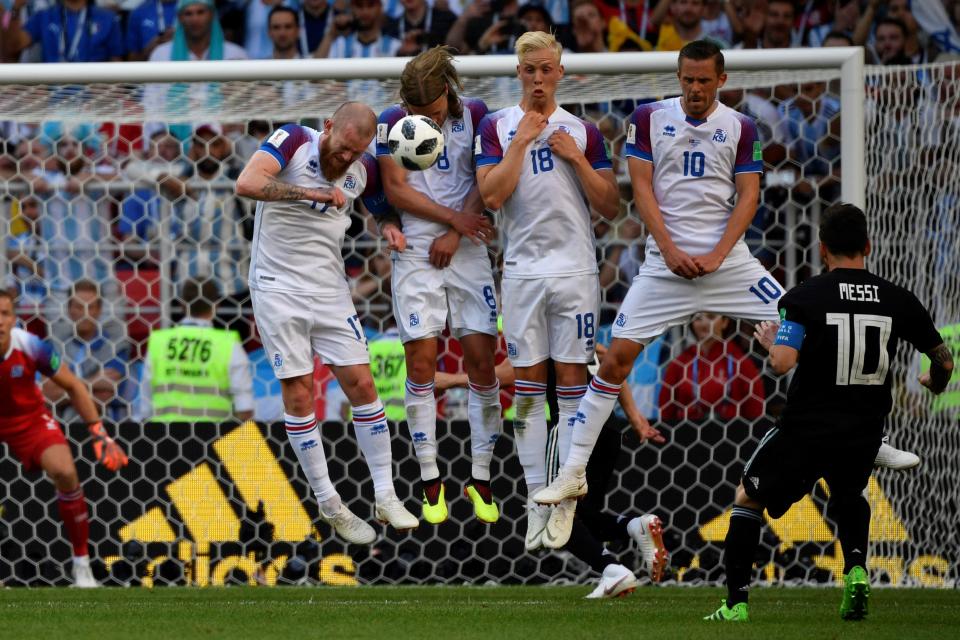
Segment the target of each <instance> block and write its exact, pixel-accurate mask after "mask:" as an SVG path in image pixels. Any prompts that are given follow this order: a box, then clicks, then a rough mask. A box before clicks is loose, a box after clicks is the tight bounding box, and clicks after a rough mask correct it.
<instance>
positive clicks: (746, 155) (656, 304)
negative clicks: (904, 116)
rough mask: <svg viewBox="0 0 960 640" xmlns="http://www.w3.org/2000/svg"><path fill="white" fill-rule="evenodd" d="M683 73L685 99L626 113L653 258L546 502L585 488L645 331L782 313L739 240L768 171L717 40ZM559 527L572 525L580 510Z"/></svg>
mask: <svg viewBox="0 0 960 640" xmlns="http://www.w3.org/2000/svg"><path fill="white" fill-rule="evenodd" d="M677 77H678V79H679V80H680V87H681V90H682V94H683V95H682V97H681V98H674V99H670V100H664V101H661V102H655V103H652V104H645V105H641V106H639V107H638V108H637V109H636V111H634V113H633V116H632V117H631V119H630V124H629V126H628V130H627V148H626V153H627V159H628V160H627V161H628V164H629V169H630V178H631V181H632V183H633V194H634V202H635V204H636V206H637V209H638V210H639V212H640V215H641V218H642V219H643V222H644V224H645V225H646V227H647V229H648V230H649V232H650V237H649V238H648V240H647V250H646V260H645V261H644V264H643V266H642V267H641V269H640V271H639V273H638V274H637V276H636V277H635V278H634V280H633V283H632V284H631V286H630V290H629V291H628V292H627V296H626V298H625V299H624V301H623V304H622V305H621V307H620V313H619V314H618V315H617V319H616V320H615V321H614V326H613V341H612V343H611V345H610V349H609V351H608V353H607V356H606V358H604V360H603V363H602V364H601V366H600V371H599V372H598V374H597V375H596V376H595V377H594V378H593V380H592V381H591V382H590V386H589V389H588V391H587V393H586V394H585V395H584V397H583V399H582V400H581V402H580V407H579V409H578V411H577V415H576V419H575V420H573V421H572V423H571V425H570V428H571V429H572V431H573V433H572V434H571V447H570V451H569V454H568V456H567V458H566V460H565V462H564V466H563V469H561V471H560V473H559V474H558V476H557V478H556V479H555V480H554V481H553V482H552V483H551V484H550V485H549V486H548V487H546V488H545V489H543V490H542V491H540V492H538V493H537V494H536V495H535V496H534V499H535V500H536V501H537V502H540V503H542V504H554V503H558V502H560V501H563V500H569V499H570V498H573V497H576V496H579V495H583V494H585V493H586V491H587V487H586V480H585V477H584V469H585V467H586V464H587V461H588V460H589V457H590V453H591V451H592V450H593V446H594V444H595V443H596V439H597V435H598V434H599V432H600V429H601V428H602V426H603V423H604V422H606V420H607V418H608V417H609V416H610V413H611V412H612V410H613V406H614V403H615V402H616V398H617V394H618V392H619V390H620V385H621V384H622V383H623V381H624V379H626V377H627V374H628V373H629V372H630V369H631V368H632V367H633V362H634V360H636V358H637V356H638V355H639V354H640V351H641V350H642V349H643V347H644V345H645V344H646V343H647V342H649V341H650V340H652V339H653V338H655V337H657V336H658V335H660V334H661V333H663V332H664V331H665V330H666V329H668V328H670V327H672V326H676V325H680V324H685V323H687V322H689V321H690V319H691V317H692V316H693V315H694V314H695V313H697V312H699V311H705V312H713V313H719V314H723V315H728V316H734V317H741V318H749V319H756V320H773V319H776V318H777V303H776V300H777V298H779V297H780V296H781V295H782V294H783V289H782V288H781V286H780V285H779V284H778V283H777V281H776V280H775V279H774V278H773V276H771V275H770V273H769V272H768V271H767V270H766V269H765V268H764V267H763V266H762V265H761V264H760V262H759V261H757V260H756V259H755V258H753V257H752V256H751V255H750V252H749V251H748V250H747V246H746V244H745V243H744V241H743V234H744V232H745V231H746V229H747V227H748V226H749V224H750V221H751V220H752V219H753V216H754V214H755V212H756V209H757V204H758V201H759V195H760V174H761V173H762V171H763V157H762V154H761V145H760V140H759V139H758V137H757V128H756V125H755V124H754V122H753V121H752V120H751V119H750V118H748V117H747V116H744V115H742V114H740V113H737V112H736V111H734V110H733V109H730V108H728V107H726V106H725V105H723V104H721V103H720V102H718V101H717V99H716V97H717V91H718V90H719V88H720V87H722V86H723V83H724V81H725V80H726V74H725V73H724V72H723V54H722V53H721V52H720V50H719V49H718V48H717V47H716V45H714V44H712V43H710V42H707V41H702V40H700V41H695V42H692V43H690V44H688V45H686V46H685V47H684V48H683V49H682V50H681V51H680V54H679V62H678V71H677ZM734 200H735V202H736V204H733V202H734ZM556 526H557V528H558V529H562V528H567V529H566V530H567V531H569V528H568V527H569V526H572V519H571V520H569V521H567V522H564V523H556Z"/></svg>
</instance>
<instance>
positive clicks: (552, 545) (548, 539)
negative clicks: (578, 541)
mask: <svg viewBox="0 0 960 640" xmlns="http://www.w3.org/2000/svg"><path fill="white" fill-rule="evenodd" d="M576 511H577V501H576V500H575V499H574V498H567V499H566V500H561V501H560V504H558V505H557V506H555V507H554V508H553V513H551V514H550V519H549V520H547V526H546V528H545V529H544V530H543V546H545V547H546V548H547V549H562V548H563V547H565V546H566V544H567V542H569V541H570V532H571V531H573V517H574V514H575V513H576Z"/></svg>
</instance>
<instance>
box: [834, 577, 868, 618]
mask: <svg viewBox="0 0 960 640" xmlns="http://www.w3.org/2000/svg"><path fill="white" fill-rule="evenodd" d="M869 599H870V576H869V575H867V570H866V569H864V568H863V567H859V566H857V567H853V568H852V569H850V573H848V574H847V575H845V576H843V600H841V601H840V617H841V618H843V619H844V620H863V619H864V618H866V617H867V600H869Z"/></svg>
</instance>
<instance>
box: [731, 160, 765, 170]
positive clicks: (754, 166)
mask: <svg viewBox="0 0 960 640" xmlns="http://www.w3.org/2000/svg"><path fill="white" fill-rule="evenodd" d="M733 172H734V173H763V162H760V161H757V162H748V163H747V164H738V165H737V166H735V167H734V168H733Z"/></svg>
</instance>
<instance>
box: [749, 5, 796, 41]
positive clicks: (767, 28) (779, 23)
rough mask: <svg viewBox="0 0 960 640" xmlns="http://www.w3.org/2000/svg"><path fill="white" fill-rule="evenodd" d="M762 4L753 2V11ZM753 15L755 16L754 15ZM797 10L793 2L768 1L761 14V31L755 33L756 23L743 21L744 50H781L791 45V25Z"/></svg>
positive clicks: (750, 20)
mask: <svg viewBox="0 0 960 640" xmlns="http://www.w3.org/2000/svg"><path fill="white" fill-rule="evenodd" d="M761 6H762V3H759V2H756V0H754V5H753V7H754V9H753V10H754V11H756V10H758V9H757V7H761ZM753 15H756V14H755V13H754V14H753ZM796 17H797V10H796V7H795V6H794V4H793V0H768V1H767V10H766V13H764V14H763V23H762V31H760V32H758V31H756V27H757V24H756V21H755V20H753V19H750V18H745V19H744V31H743V42H742V43H741V46H742V47H743V48H745V49H783V48H787V47H790V46H791V45H792V44H793V24H794V22H795V21H796Z"/></svg>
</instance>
